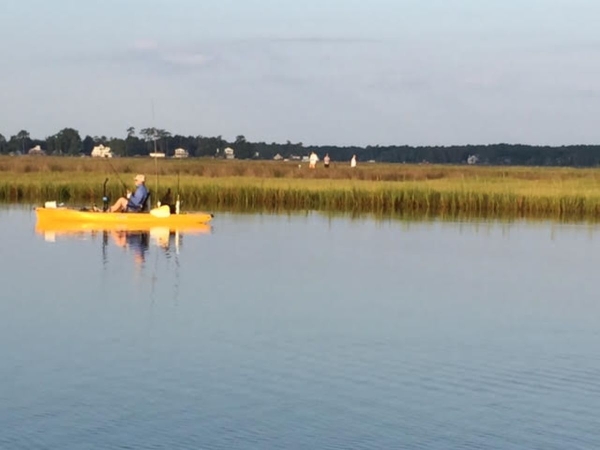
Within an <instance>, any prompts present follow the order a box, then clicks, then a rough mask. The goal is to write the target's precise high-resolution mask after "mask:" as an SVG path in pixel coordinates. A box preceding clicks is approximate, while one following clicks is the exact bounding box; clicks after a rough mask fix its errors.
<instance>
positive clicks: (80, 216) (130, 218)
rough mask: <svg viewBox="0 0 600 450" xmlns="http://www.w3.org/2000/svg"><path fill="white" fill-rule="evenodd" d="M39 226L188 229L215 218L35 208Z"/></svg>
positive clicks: (187, 214) (201, 215)
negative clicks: (65, 225)
mask: <svg viewBox="0 0 600 450" xmlns="http://www.w3.org/2000/svg"><path fill="white" fill-rule="evenodd" d="M35 212H36V216H37V220H38V224H40V223H41V224H46V225H49V224H52V223H57V224H61V223H62V224H64V223H80V224H84V223H87V224H94V225H97V226H102V225H106V226H109V227H114V228H119V227H127V228H132V227H141V228H147V227H154V226H159V227H169V228H186V227H193V226H194V225H201V224H207V223H208V222H210V221H211V220H212V218H213V215H212V214H209V213H182V214H171V215H169V216H168V217H157V216H154V215H152V214H150V213H110V212H94V211H79V210H76V209H71V208H41V207H39V208H35Z"/></svg>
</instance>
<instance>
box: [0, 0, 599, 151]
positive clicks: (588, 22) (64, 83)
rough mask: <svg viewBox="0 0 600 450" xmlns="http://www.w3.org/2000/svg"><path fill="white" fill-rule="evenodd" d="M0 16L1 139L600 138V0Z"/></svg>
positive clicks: (17, 4) (196, 4)
mask: <svg viewBox="0 0 600 450" xmlns="http://www.w3.org/2000/svg"><path fill="white" fill-rule="evenodd" d="M0 17H1V20H0V60H1V61H2V64H1V66H0V105H1V106H0V133H2V134H4V135H5V136H7V137H9V136H10V135H12V134H15V133H17V132H18V131H19V130H20V129H26V130H28V131H30V133H31V135H32V137H40V138H42V137H45V136H48V135H51V134H54V133H56V132H57V131H58V130H60V129H61V128H64V127H67V126H69V127H74V128H76V129H78V130H79V131H80V133H81V134H82V136H83V135H85V134H91V135H107V136H121V137H122V136H124V135H125V129H126V128H127V127H129V126H134V127H136V129H138V130H139V129H141V128H144V127H148V126H152V125H155V126H157V127H159V128H165V129H167V130H169V131H171V132H172V133H180V134H185V135H188V134H192V135H197V134H201V135H205V136H215V135H222V136H223V137H225V138H227V139H233V138H235V136H236V135H238V134H243V135H245V136H246V138H247V139H249V140H252V141H261V140H264V141H266V142H272V141H277V142H285V140H287V139H289V140H291V141H292V142H299V141H301V142H303V143H304V144H338V145H346V144H357V145H369V144H372V145H376V144H382V145H386V144H408V145H450V144H468V143H472V144H476V143H482V144H487V143H496V142H509V143H526V144H550V145H562V144H579V143H598V142H600V127H599V126H598V124H597V122H598V120H600V32H599V31H598V29H599V28H598V27H599V24H598V18H600V2H598V1H592V0H518V1H517V0H503V1H500V0H369V1H365V0H360V1H358V0H294V1H291V0H201V1H200V0H168V1H167V0H102V1H92V0H78V1H75V0H55V1H48V0H4V2H3V6H2V14H1V15H0ZM152 103H154V121H153V119H152Z"/></svg>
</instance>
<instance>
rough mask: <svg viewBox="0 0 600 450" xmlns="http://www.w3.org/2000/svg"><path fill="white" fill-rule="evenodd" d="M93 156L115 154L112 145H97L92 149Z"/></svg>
mask: <svg viewBox="0 0 600 450" xmlns="http://www.w3.org/2000/svg"><path fill="white" fill-rule="evenodd" d="M91 156H92V157H93V158H112V157H113V154H112V153H111V151H110V147H105V146H104V145H102V144H100V145H96V146H95V147H94V148H93V149H92V153H91Z"/></svg>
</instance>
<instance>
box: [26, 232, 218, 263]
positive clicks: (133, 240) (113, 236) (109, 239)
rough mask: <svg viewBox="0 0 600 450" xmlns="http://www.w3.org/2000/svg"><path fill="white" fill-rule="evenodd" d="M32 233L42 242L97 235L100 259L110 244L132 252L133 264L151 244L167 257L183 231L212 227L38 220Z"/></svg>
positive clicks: (177, 245)
mask: <svg viewBox="0 0 600 450" xmlns="http://www.w3.org/2000/svg"><path fill="white" fill-rule="evenodd" d="M35 231H36V233H38V234H40V235H42V236H44V240H45V241H46V242H57V240H60V239H61V238H64V239H68V240H73V239H83V240H87V239H92V240H97V239H99V238H101V241H102V259H103V262H104V263H106V262H107V260H108V257H107V248H108V247H109V246H110V245H111V244H112V245H113V246H115V247H117V248H121V249H123V250H125V251H127V252H128V253H130V254H131V255H132V256H133V260H134V262H135V264H136V265H140V266H141V265H143V264H144V262H145V261H146V259H147V255H148V253H149V251H150V248H151V247H155V248H157V249H159V250H162V251H163V252H164V254H165V256H166V257H167V258H170V256H171V255H172V254H173V253H175V254H179V251H180V249H181V247H182V244H183V237H184V235H200V234H210V233H212V227H211V226H210V225H207V224H199V225H194V226H190V227H183V228H169V227H148V228H139V227H136V228H130V227H127V226H122V225H121V226H118V227H111V226H103V225H95V226H91V225H89V224H87V225H86V224H71V223H64V224H60V223H59V224H57V223H53V224H49V225H48V224H40V223H37V224H36V227H35Z"/></svg>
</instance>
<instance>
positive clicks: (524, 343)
mask: <svg viewBox="0 0 600 450" xmlns="http://www.w3.org/2000/svg"><path fill="white" fill-rule="evenodd" d="M0 236H1V238H0V277H1V279H2V291H1V294H0V448H2V449H49V448H52V449H59V448H60V449H117V448H123V449H125V448H131V449H267V448H268V449H350V448H352V449H396V448H407V449H479V448H482V449H524V448H527V449H561V450H563V449H597V448H600V378H599V377H600V353H599V352H598V344H600V332H599V329H600V327H599V326H598V322H599V317H600V302H599V301H598V299H599V295H598V291H599V285H598V276H597V272H598V268H599V267H600V252H599V251H598V250H599V248H600V247H599V245H598V243H599V240H600V226H597V225H583V224H582V225H560V224H553V223H549V222H548V223H528V222H515V223H510V224H506V223H504V224H503V223H497V222H491V223H485V222H481V223H477V222H474V223H453V222H398V221H376V220H371V219H361V220H351V219H348V218H328V217H326V216H323V215H319V214H316V213H314V214H298V215H291V216H285V215H274V216H270V215H235V214H217V215H216V217H215V219H214V222H213V224H212V229H209V230H203V233H200V234H189V233H188V234H186V233H185V232H183V233H181V234H180V235H175V236H173V235H171V236H169V235H168V233H167V235H166V237H165V235H164V233H163V232H161V230H158V231H156V230H154V231H153V232H152V233H150V234H149V235H146V234H143V235H139V234H137V235H136V234H134V233H130V234H129V235H126V236H124V235H123V233H121V234H119V233H110V232H108V233H102V232H100V233H90V232H86V233H83V234H82V235H63V234H60V233H56V234H53V233H46V234H44V233H42V232H41V231H39V230H38V231H36V230H35V215H34V213H33V212H32V211H31V210H30V209H27V208H16V207H8V208H6V207H5V208H3V209H0Z"/></svg>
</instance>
